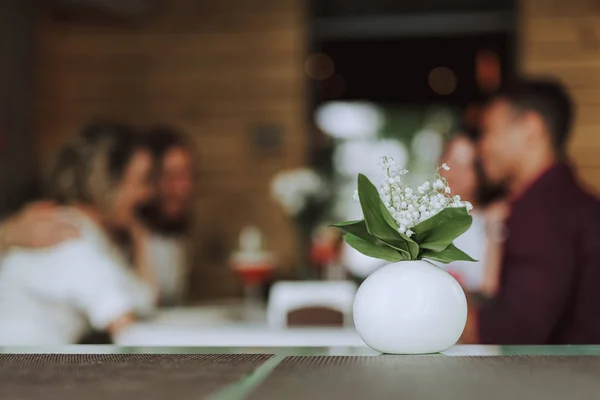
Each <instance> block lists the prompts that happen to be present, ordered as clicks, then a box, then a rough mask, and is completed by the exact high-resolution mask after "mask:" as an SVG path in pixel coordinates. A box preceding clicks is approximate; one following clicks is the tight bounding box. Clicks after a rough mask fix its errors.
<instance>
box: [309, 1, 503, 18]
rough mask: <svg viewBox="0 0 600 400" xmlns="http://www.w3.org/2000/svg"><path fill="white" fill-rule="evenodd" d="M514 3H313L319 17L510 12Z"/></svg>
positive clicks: (314, 10)
mask: <svg viewBox="0 0 600 400" xmlns="http://www.w3.org/2000/svg"><path fill="white" fill-rule="evenodd" d="M514 8H515V0H313V13H314V16H315V17H317V18H320V17H352V16H360V15H363V16H364V15H367V16H368V15H401V14H424V13H444V12H492V11H512V10H514Z"/></svg>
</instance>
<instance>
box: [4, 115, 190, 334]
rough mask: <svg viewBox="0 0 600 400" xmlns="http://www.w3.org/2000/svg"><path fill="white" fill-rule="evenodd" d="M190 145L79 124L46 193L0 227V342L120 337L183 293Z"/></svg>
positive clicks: (111, 126)
mask: <svg viewBox="0 0 600 400" xmlns="http://www.w3.org/2000/svg"><path fill="white" fill-rule="evenodd" d="M192 185H193V165H192V155H191V148H190V146H189V145H188V143H187V141H186V139H185V138H184V137H183V136H182V135H181V134H180V133H178V132H176V131H175V130H173V129H170V128H167V127H153V128H151V129H148V130H146V131H145V132H137V131H136V130H135V129H134V128H132V127H129V126H126V125H121V124H115V123H98V124H93V125H90V126H87V127H86V128H84V129H83V130H82V131H81V132H80V133H79V134H78V135H77V136H76V137H75V138H74V139H73V140H72V141H71V142H70V143H68V144H67V145H66V146H65V147H64V148H63V149H62V150H61V151H60V153H59V155H58V157H57V161H56V163H55V165H54V167H53V169H52V171H51V173H50V178H49V184H48V188H47V193H46V195H47V198H46V199H45V201H44V202H39V203H35V204H32V205H30V206H28V207H26V208H25V209H24V210H23V211H21V212H20V213H18V214H17V215H15V216H13V217H11V218H9V220H8V221H5V223H4V224H3V225H2V229H1V230H0V245H2V247H3V252H2V256H1V257H0V345H10V344H13V345H31V344H61V343H62V344H64V343H78V342H79V341H80V340H82V338H83V337H85V335H86V334H88V333H89V332H90V331H92V330H96V331H103V332H108V333H110V334H111V335H112V336H113V337H114V336H115V335H118V334H119V333H120V332H122V331H123V329H124V328H125V327H126V326H128V325H129V324H130V323H131V322H132V321H133V320H135V318H137V317H138V316H144V315H147V314H148V313H150V312H152V310H153V309H154V307H155V306H156V305H171V304H179V303H180V302H181V301H182V298H183V295H184V287H185V281H186V273H187V270H186V262H185V257H184V253H185V250H184V243H185V241H184V238H185V234H186V232H187V229H188V221H189V217H190V202H191V195H192Z"/></svg>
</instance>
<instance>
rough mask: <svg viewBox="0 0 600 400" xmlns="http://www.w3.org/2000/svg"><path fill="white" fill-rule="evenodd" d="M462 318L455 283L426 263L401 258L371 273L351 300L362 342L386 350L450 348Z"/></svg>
mask: <svg viewBox="0 0 600 400" xmlns="http://www.w3.org/2000/svg"><path fill="white" fill-rule="evenodd" d="M466 321H467V300H466V296H465V293H464V292H463V290H462V288H461V286H460V285H459V284H458V282H457V281H456V280H455V279H454V278H453V277H452V276H450V275H449V274H448V273H447V272H446V271H444V270H443V269H441V268H439V267H437V266H435V265H433V264H430V263H429V262H427V261H401V262H398V263H394V264H388V265H386V266H384V267H381V268H380V269H378V270H376V271H375V272H374V273H372V274H371V275H370V276H369V277H368V278H367V279H366V280H365V281H364V282H363V284H362V285H361V286H360V288H359V289H358V292H357V294H356V297H355V300H354V323H355V325H356V329H357V331H358V333H359V334H360V336H361V337H362V339H363V340H364V341H365V343H366V344H367V345H368V346H369V347H371V348H372V349H374V350H377V351H379V352H381V353H386V354H429V353H438V352H441V351H444V350H446V349H448V348H450V347H452V346H453V345H454V344H456V342H457V341H458V339H459V338H460V336H461V334H462V332H463V330H464V328H465V324H466Z"/></svg>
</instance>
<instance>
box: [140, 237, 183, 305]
mask: <svg viewBox="0 0 600 400" xmlns="http://www.w3.org/2000/svg"><path fill="white" fill-rule="evenodd" d="M146 252H147V255H146V259H147V260H149V263H150V266H151V267H152V270H153V272H154V276H155V277H156V281H157V283H158V290H159V302H160V305H162V306H178V305H181V304H182V303H183V299H184V297H185V287H186V279H187V272H188V269H187V262H186V261H187V260H186V249H185V241H184V240H183V239H180V238H178V237H168V236H164V235H160V234H152V235H151V236H150V239H149V243H148V246H146Z"/></svg>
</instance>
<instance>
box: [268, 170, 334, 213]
mask: <svg viewBox="0 0 600 400" xmlns="http://www.w3.org/2000/svg"><path fill="white" fill-rule="evenodd" d="M327 194H328V189H327V184H326V182H325V180H324V179H323V178H322V177H321V176H320V175H319V174H317V173H316V172H315V171H313V170H312V169H309V168H298V169H294V170H289V171H283V172H280V173H279V174H277V175H276V176H275V178H274V179H273V181H272V182H271V195H272V196H273V198H274V199H275V200H276V201H277V202H278V203H279V204H281V205H282V206H283V208H284V209H285V211H286V212H287V213H288V214H290V215H294V216H295V215H298V214H299V213H300V212H301V211H302V210H303V209H304V208H305V207H306V205H307V204H308V202H309V200H310V199H317V200H319V199H325V198H326V197H327Z"/></svg>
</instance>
